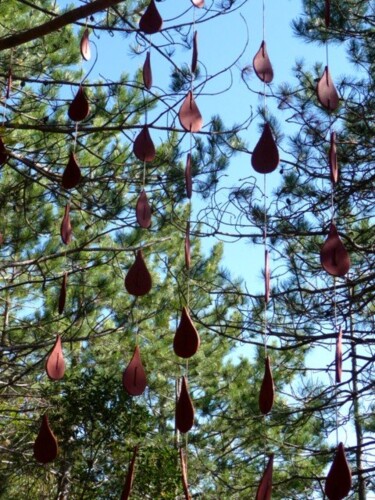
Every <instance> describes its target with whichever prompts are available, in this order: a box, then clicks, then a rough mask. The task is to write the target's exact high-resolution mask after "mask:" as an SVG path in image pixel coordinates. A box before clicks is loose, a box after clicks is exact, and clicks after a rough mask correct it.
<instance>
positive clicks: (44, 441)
mask: <svg viewBox="0 0 375 500" xmlns="http://www.w3.org/2000/svg"><path fill="white" fill-rule="evenodd" d="M57 453H58V446H57V439H56V437H55V436H54V434H53V432H52V431H51V429H50V426H49V423H48V417H47V415H46V414H44V415H43V419H42V425H41V426H40V429H39V433H38V436H37V438H36V440H35V443H34V457H35V460H36V461H37V462H40V463H42V464H47V463H48V462H52V461H53V460H55V458H56V457H57Z"/></svg>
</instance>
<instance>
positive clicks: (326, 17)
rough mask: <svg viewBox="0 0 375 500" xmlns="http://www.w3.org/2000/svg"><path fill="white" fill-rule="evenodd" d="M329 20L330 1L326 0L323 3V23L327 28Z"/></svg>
mask: <svg viewBox="0 0 375 500" xmlns="http://www.w3.org/2000/svg"><path fill="white" fill-rule="evenodd" d="M330 22H331V1H330V0H326V1H325V5H324V23H325V26H326V28H329V25H330Z"/></svg>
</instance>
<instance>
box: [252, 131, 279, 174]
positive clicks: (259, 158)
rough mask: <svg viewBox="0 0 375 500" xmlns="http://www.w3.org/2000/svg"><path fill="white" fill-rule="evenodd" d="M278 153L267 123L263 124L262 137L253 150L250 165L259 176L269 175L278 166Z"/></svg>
mask: <svg viewBox="0 0 375 500" xmlns="http://www.w3.org/2000/svg"><path fill="white" fill-rule="evenodd" d="M279 161H280V158H279V151H278V149H277V146H276V142H275V139H274V138H273V135H272V130H271V127H270V125H269V123H267V122H266V123H265V124H264V128H263V132H262V135H261V137H260V139H259V141H258V143H257V145H256V146H255V148H254V151H253V154H252V157H251V164H252V166H253V169H254V170H255V171H256V172H258V173H259V174H270V173H271V172H273V171H274V170H276V168H277V166H278V164H279Z"/></svg>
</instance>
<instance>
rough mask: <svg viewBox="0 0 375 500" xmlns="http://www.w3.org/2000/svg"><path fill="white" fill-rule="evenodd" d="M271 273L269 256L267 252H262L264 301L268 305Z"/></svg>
mask: <svg viewBox="0 0 375 500" xmlns="http://www.w3.org/2000/svg"><path fill="white" fill-rule="evenodd" d="M270 283H271V272H270V255H269V252H268V250H265V252H264V300H265V301H266V304H268V302H269V300H270V293H271V286H270Z"/></svg>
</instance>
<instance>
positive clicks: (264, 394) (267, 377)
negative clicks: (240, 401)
mask: <svg viewBox="0 0 375 500" xmlns="http://www.w3.org/2000/svg"><path fill="white" fill-rule="evenodd" d="M274 397H275V388H274V385H273V377H272V371H271V364H270V358H269V356H267V357H266V359H265V360H264V376H263V381H262V385H261V388H260V392H259V409H260V411H261V413H262V414H263V415H267V413H269V412H270V411H271V409H272V406H273V401H274Z"/></svg>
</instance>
